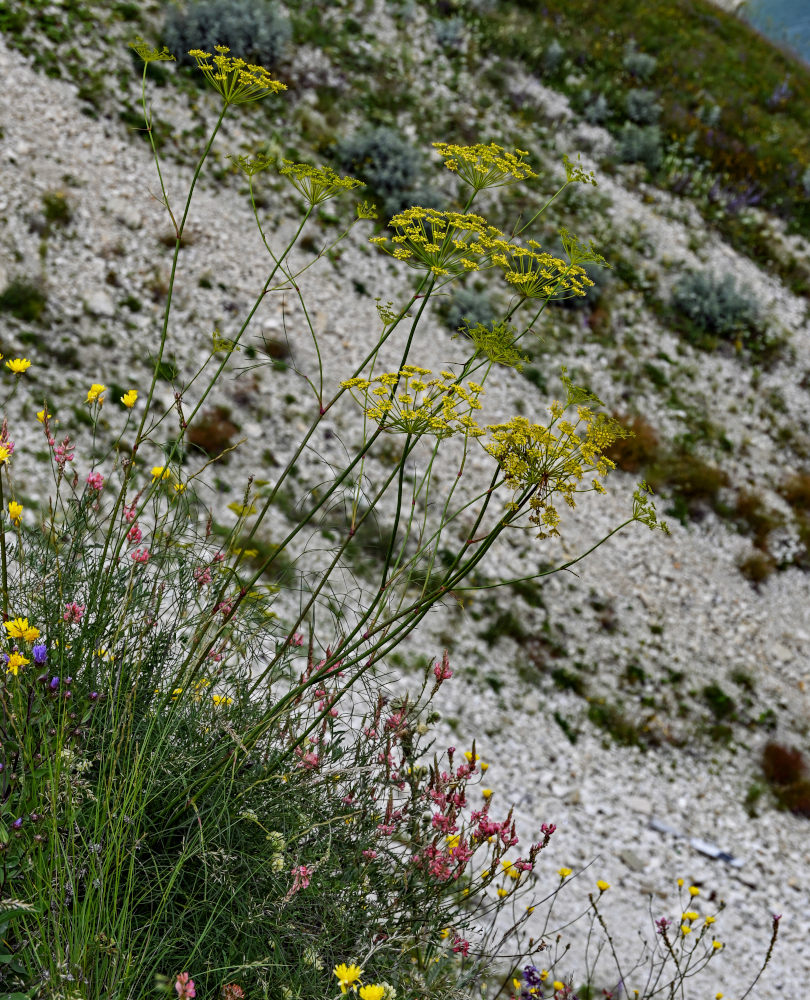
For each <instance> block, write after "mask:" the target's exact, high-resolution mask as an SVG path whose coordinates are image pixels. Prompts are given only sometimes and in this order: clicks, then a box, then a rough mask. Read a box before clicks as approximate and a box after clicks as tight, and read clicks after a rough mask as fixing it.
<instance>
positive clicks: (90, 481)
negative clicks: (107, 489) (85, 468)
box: [87, 472, 104, 491]
mask: <svg viewBox="0 0 810 1000" xmlns="http://www.w3.org/2000/svg"><path fill="white" fill-rule="evenodd" d="M87 485H88V486H89V487H90V489H91V490H97V491H101V490H103V489H104V476H102V474H101V473H100V472H91V473H90V475H89V476H88V477H87Z"/></svg>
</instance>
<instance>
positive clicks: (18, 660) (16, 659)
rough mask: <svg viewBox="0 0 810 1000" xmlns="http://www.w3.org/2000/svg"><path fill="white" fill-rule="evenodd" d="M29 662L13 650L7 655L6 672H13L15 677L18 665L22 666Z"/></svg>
mask: <svg viewBox="0 0 810 1000" xmlns="http://www.w3.org/2000/svg"><path fill="white" fill-rule="evenodd" d="M30 662H31V661H30V660H27V659H26V658H25V657H24V656H23V655H22V654H21V653H18V652H16V650H15V652H13V653H11V654H10V655H9V658H8V663H7V664H6V673H7V674H14V676H15V677H16V676H17V673H18V672H19V669H20V667H24V666H25V664H26V663H30Z"/></svg>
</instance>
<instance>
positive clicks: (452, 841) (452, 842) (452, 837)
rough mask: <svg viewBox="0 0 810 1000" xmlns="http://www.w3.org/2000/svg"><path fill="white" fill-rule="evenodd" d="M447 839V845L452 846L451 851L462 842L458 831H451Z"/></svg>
mask: <svg viewBox="0 0 810 1000" xmlns="http://www.w3.org/2000/svg"><path fill="white" fill-rule="evenodd" d="M445 839H446V840H447V846H448V847H449V848H450V850H451V851H452V850H453V848H454V847H458V845H459V844H460V843H461V837H460V836H459V834H457V833H450V834H448V835H447V837H446V838H445Z"/></svg>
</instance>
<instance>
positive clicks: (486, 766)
mask: <svg viewBox="0 0 810 1000" xmlns="http://www.w3.org/2000/svg"><path fill="white" fill-rule="evenodd" d="M479 766H480V768H481V770H482V771H488V770H489V764H487V762H486V761H484V760H482V761H481V764H480V765H479Z"/></svg>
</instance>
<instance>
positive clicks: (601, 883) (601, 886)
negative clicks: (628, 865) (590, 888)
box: [596, 878, 610, 892]
mask: <svg viewBox="0 0 810 1000" xmlns="http://www.w3.org/2000/svg"><path fill="white" fill-rule="evenodd" d="M596 888H597V889H598V890H599V891H600V892H607V891H608V889H609V888H610V883H609V882H605V880H604V879H601V878H600V879H599V881H598V882H597V883H596Z"/></svg>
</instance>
